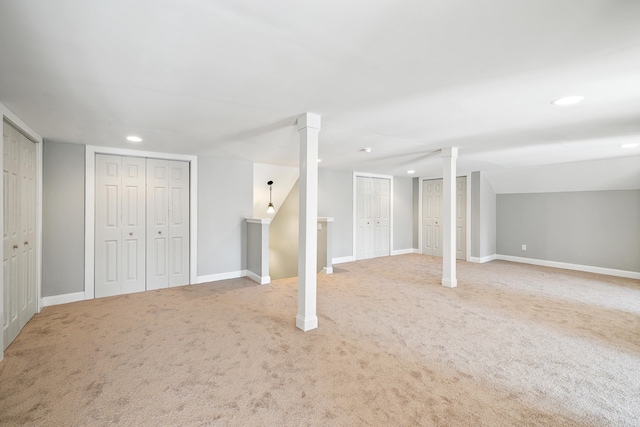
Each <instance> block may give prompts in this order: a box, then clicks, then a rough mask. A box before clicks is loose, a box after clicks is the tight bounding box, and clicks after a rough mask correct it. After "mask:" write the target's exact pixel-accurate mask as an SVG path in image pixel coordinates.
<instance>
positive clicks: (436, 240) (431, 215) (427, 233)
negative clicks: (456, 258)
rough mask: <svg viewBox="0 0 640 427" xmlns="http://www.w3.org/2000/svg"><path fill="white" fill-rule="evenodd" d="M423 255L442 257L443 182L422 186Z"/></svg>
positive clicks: (428, 183)
mask: <svg viewBox="0 0 640 427" xmlns="http://www.w3.org/2000/svg"><path fill="white" fill-rule="evenodd" d="M422 253H423V254H427V255H436V256H442V180H441V179H434V180H429V181H424V183H423V185H422Z"/></svg>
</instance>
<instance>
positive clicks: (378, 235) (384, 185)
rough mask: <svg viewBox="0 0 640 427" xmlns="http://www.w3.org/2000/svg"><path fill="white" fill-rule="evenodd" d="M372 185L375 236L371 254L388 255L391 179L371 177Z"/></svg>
mask: <svg viewBox="0 0 640 427" xmlns="http://www.w3.org/2000/svg"><path fill="white" fill-rule="evenodd" d="M371 179H373V187H374V199H373V200H374V214H375V218H374V220H375V224H374V227H375V237H374V239H373V243H374V250H373V256H374V257H379V256H388V255H389V254H390V253H389V249H390V247H389V242H390V237H391V236H390V230H389V214H390V203H389V199H390V186H391V181H390V180H388V179H381V178H371Z"/></svg>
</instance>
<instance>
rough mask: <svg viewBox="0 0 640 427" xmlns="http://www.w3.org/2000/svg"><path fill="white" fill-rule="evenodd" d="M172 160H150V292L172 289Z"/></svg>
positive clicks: (148, 260)
mask: <svg viewBox="0 0 640 427" xmlns="http://www.w3.org/2000/svg"><path fill="white" fill-rule="evenodd" d="M169 172H170V171H169V161H167V160H157V159H147V290H151V289H160V288H166V287H168V286H169V268H168V265H167V264H168V259H169Z"/></svg>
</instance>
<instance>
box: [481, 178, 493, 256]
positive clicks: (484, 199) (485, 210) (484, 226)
mask: <svg viewBox="0 0 640 427" xmlns="http://www.w3.org/2000/svg"><path fill="white" fill-rule="evenodd" d="M495 254H496V192H495V191H494V190H493V186H492V185H491V182H489V180H488V179H487V177H486V175H485V174H484V172H482V173H480V257H488V256H491V255H495Z"/></svg>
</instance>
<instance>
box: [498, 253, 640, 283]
mask: <svg viewBox="0 0 640 427" xmlns="http://www.w3.org/2000/svg"><path fill="white" fill-rule="evenodd" d="M496 259H499V260H502V261H511V262H520V263H523V264H533V265H541V266H544V267H555V268H564V269H565V270H576V271H585V272H587V273H597V274H605V275H607V276H617V277H626V278H628V279H640V272H637V271H627V270H616V269H615V268H605V267H593V266H590V265H580V264H570V263H567V262H559V261H547V260H544V259H534V258H522V257H518V256H511V255H496Z"/></svg>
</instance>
